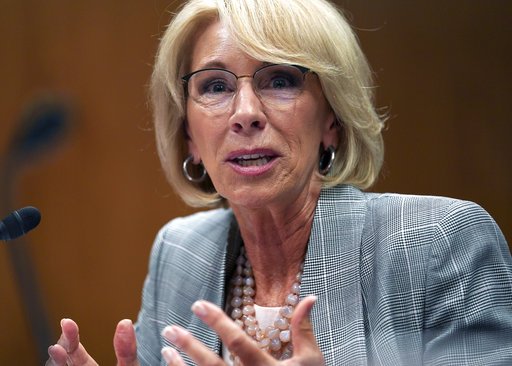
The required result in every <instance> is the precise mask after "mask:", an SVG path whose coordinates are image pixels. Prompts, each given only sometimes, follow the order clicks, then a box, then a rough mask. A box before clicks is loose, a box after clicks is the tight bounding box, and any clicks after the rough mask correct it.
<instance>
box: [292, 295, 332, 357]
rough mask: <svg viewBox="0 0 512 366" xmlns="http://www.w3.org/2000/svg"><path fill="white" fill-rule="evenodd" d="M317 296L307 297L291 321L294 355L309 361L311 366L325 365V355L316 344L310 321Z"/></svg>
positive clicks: (298, 306) (296, 309)
mask: <svg viewBox="0 0 512 366" xmlns="http://www.w3.org/2000/svg"><path fill="white" fill-rule="evenodd" d="M316 300H317V298H316V296H307V297H306V298H304V299H303V300H302V301H301V302H300V303H299V304H298V305H297V307H296V308H295V311H294V312H293V317H292V320H291V324H290V326H291V331H292V344H293V355H294V358H295V357H299V358H301V359H303V360H307V364H310V365H323V364H324V361H323V355H322V352H321V351H320V348H319V347H318V344H317V342H316V338H315V334H314V333H313V326H312V324H311V321H310V319H309V316H310V314H311V310H312V309H313V306H314V305H315V303H316Z"/></svg>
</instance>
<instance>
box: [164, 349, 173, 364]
mask: <svg viewBox="0 0 512 366" xmlns="http://www.w3.org/2000/svg"><path fill="white" fill-rule="evenodd" d="M162 356H163V357H164V360H165V362H167V363H171V362H172V360H174V359H175V358H176V351H175V350H174V349H173V348H171V347H164V348H162Z"/></svg>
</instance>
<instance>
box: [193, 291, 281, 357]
mask: <svg viewBox="0 0 512 366" xmlns="http://www.w3.org/2000/svg"><path fill="white" fill-rule="evenodd" d="M192 311H193V312H194V314H195V315H196V316H197V317H199V318H200V319H201V320H202V321H203V322H204V323H205V324H206V325H208V326H209V327H210V328H212V329H213V330H215V332H216V333H217V334H218V335H219V337H220V338H221V339H222V342H223V343H224V345H225V346H226V347H227V348H228V349H229V351H230V352H231V353H232V354H234V355H236V356H238V357H239V358H240V360H241V361H242V363H244V364H246V365H249V364H250V365H266V366H268V365H273V364H275V362H276V361H275V360H274V358H272V356H270V355H269V354H268V353H266V352H264V351H262V350H261V349H260V348H259V347H258V345H257V344H256V342H255V341H254V340H253V339H252V338H251V337H249V336H248V335H247V334H246V333H245V332H244V331H243V330H242V329H241V328H240V327H239V326H238V325H236V324H235V322H233V320H232V319H231V318H229V317H228V316H227V315H226V314H225V313H224V312H223V311H222V310H221V309H220V308H219V307H217V306H215V305H213V304H212V303H209V302H208V301H196V302H195V303H194V304H193V305H192Z"/></svg>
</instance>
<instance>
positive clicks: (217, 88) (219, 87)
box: [201, 80, 229, 94]
mask: <svg viewBox="0 0 512 366" xmlns="http://www.w3.org/2000/svg"><path fill="white" fill-rule="evenodd" d="M228 91H229V90H228V87H227V85H226V83H225V82H223V81H219V80H213V81H209V82H206V83H204V84H203V86H202V88H201V93H202V94H209V93H211V94H217V93H226V92H228Z"/></svg>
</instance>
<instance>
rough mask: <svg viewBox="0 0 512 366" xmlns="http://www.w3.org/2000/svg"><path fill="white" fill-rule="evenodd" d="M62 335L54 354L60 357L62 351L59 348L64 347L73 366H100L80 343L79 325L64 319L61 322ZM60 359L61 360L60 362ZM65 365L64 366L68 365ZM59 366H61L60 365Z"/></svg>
mask: <svg viewBox="0 0 512 366" xmlns="http://www.w3.org/2000/svg"><path fill="white" fill-rule="evenodd" d="M60 326H61V329H62V334H61V336H60V338H59V340H58V341H57V345H55V347H56V348H55V349H54V350H53V351H54V353H56V354H57V357H60V354H61V351H60V349H59V347H58V346H60V347H62V348H63V349H64V350H65V352H66V353H67V360H66V362H69V363H70V364H71V365H75V366H97V365H98V364H97V363H96V362H95V361H94V360H93V359H92V357H91V356H89V354H88V353H87V351H86V350H85V348H84V346H83V345H82V344H81V343H80V335H79V331H78V325H77V324H76V323H75V322H74V321H73V320H71V319H62V320H61V322H60ZM58 362H61V361H60V358H59V361H58ZM66 364H67V363H64V364H63V365H66ZM58 365H59V366H60V365H61V364H58Z"/></svg>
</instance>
